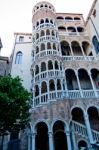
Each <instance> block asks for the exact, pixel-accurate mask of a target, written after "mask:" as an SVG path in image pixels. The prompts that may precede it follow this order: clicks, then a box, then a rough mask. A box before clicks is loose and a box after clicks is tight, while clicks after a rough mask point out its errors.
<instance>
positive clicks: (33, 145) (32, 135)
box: [31, 133, 36, 150]
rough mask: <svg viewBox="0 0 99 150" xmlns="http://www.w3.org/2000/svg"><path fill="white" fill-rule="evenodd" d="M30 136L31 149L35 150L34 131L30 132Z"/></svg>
mask: <svg viewBox="0 0 99 150" xmlns="http://www.w3.org/2000/svg"><path fill="white" fill-rule="evenodd" d="M31 138H32V145H31V147H32V150H35V147H36V145H35V138H36V133H32V134H31Z"/></svg>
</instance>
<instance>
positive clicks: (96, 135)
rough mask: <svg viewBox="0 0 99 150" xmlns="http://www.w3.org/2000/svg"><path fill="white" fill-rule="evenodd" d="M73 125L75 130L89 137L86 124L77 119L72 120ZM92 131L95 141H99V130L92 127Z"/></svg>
mask: <svg viewBox="0 0 99 150" xmlns="http://www.w3.org/2000/svg"><path fill="white" fill-rule="evenodd" d="M72 127H73V130H74V132H77V133H78V134H79V135H82V136H83V137H86V138H88V134H87V129H86V126H85V125H83V124H81V123H78V122H76V121H72ZM91 131H92V135H93V139H94V141H95V142H97V141H99V131H96V130H93V129H91Z"/></svg>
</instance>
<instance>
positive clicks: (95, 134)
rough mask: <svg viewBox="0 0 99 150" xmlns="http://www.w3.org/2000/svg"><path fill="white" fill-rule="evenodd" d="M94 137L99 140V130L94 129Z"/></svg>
mask: <svg viewBox="0 0 99 150" xmlns="http://www.w3.org/2000/svg"><path fill="white" fill-rule="evenodd" d="M92 134H93V139H94V140H95V141H96V142H98V141H99V131H96V130H92Z"/></svg>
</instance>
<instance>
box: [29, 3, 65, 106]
mask: <svg viewBox="0 0 99 150" xmlns="http://www.w3.org/2000/svg"><path fill="white" fill-rule="evenodd" d="M32 26H33V51H32V55H33V64H32V67H31V69H32V75H33V81H32V83H33V84H32V85H33V87H32V88H33V100H34V101H33V107H35V106H38V105H41V104H44V103H48V102H50V101H55V100H56V99H58V98H61V99H62V98H63V96H64V90H65V85H64V83H65V80H64V78H65V77H64V73H63V69H62V60H61V51H60V42H59V35H58V28H57V24H56V14H55V9H54V7H53V6H52V5H51V4H50V3H48V2H43V3H38V4H37V5H36V6H35V7H34V9H33V19H32Z"/></svg>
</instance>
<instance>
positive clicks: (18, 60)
mask: <svg viewBox="0 0 99 150" xmlns="http://www.w3.org/2000/svg"><path fill="white" fill-rule="evenodd" d="M22 56H23V54H22V52H17V54H16V59H15V64H22Z"/></svg>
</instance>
